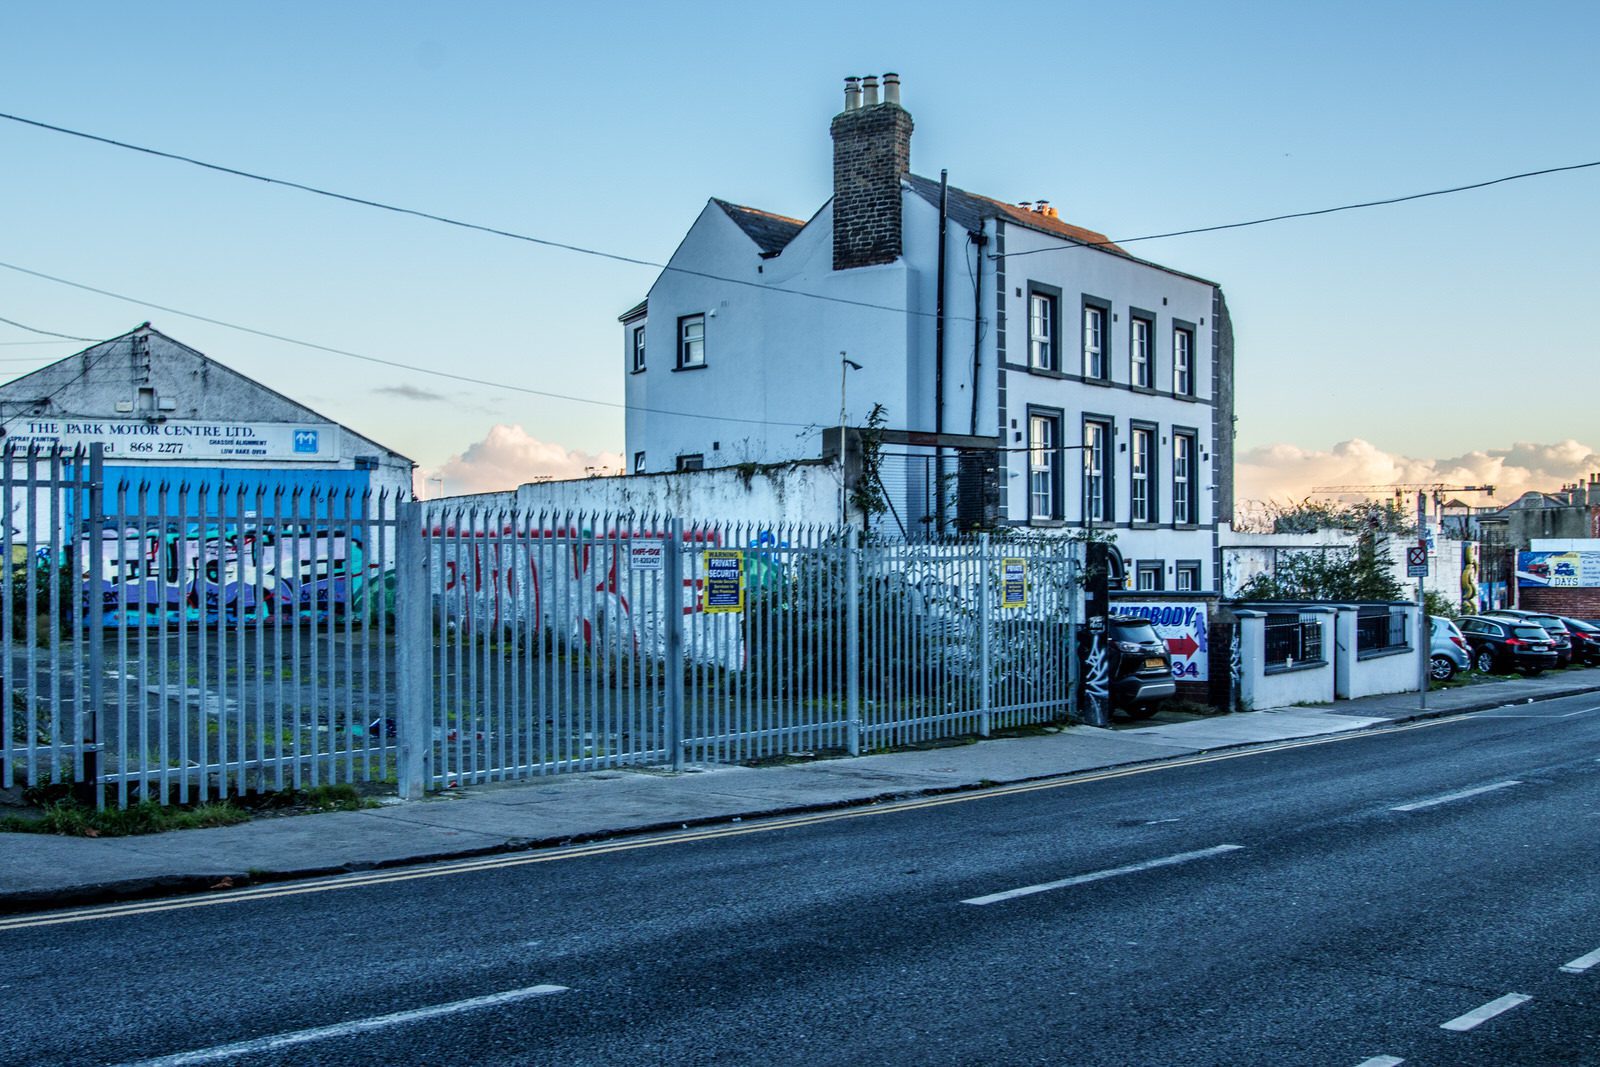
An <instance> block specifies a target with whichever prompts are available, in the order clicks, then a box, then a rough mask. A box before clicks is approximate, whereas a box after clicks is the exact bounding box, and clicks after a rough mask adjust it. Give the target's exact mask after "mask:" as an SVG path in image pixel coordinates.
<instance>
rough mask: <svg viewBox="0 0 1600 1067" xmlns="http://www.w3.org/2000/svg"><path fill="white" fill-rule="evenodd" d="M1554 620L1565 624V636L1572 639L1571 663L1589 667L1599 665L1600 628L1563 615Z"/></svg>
mask: <svg viewBox="0 0 1600 1067" xmlns="http://www.w3.org/2000/svg"><path fill="white" fill-rule="evenodd" d="M1556 618H1558V619H1560V620H1561V621H1562V622H1564V623H1566V624H1567V634H1568V635H1569V636H1570V637H1571V638H1572V662H1574V663H1582V664H1586V665H1591V666H1592V665H1593V664H1596V663H1600V626H1596V625H1595V624H1594V623H1592V622H1584V621H1583V620H1582V619H1569V618H1567V617H1566V616H1565V615H1557V616H1556Z"/></svg>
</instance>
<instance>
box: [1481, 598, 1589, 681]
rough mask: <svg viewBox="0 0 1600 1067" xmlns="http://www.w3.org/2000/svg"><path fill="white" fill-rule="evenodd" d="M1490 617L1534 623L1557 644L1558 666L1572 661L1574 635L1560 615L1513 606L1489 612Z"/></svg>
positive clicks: (1552, 642)
mask: <svg viewBox="0 0 1600 1067" xmlns="http://www.w3.org/2000/svg"><path fill="white" fill-rule="evenodd" d="M1489 617H1490V618H1500V617H1504V618H1507V619H1516V620H1518V621H1519V622H1531V623H1533V624H1534V625H1535V626H1538V627H1540V628H1542V629H1543V630H1544V631H1545V632H1546V633H1548V634H1549V635H1550V642H1551V644H1553V645H1554V646H1555V650H1556V666H1557V667H1565V666H1567V665H1568V664H1570V663H1571V662H1572V635H1571V633H1570V632H1568V630H1567V624H1566V623H1564V622H1562V621H1561V617H1560V616H1559V615H1551V614H1548V613H1546V612H1543V611H1517V610H1514V609H1512V608H1501V609H1500V610H1499V611H1491V612H1489Z"/></svg>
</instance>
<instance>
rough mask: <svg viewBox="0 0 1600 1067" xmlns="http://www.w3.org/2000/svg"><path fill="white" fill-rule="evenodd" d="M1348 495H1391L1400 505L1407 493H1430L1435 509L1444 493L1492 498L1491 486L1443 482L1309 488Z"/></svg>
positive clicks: (1316, 493)
mask: <svg viewBox="0 0 1600 1067" xmlns="http://www.w3.org/2000/svg"><path fill="white" fill-rule="evenodd" d="M1350 493H1362V494H1364V495H1367V496H1371V495H1373V494H1375V493H1381V494H1384V495H1392V496H1393V497H1394V499H1395V502H1396V503H1400V501H1401V500H1402V498H1404V497H1405V495H1406V494H1407V493H1430V494H1432V496H1433V503H1434V506H1435V507H1438V506H1441V505H1442V504H1443V503H1444V495H1445V494H1446V493H1484V494H1487V495H1488V496H1494V486H1492V485H1447V484H1445V483H1444V482H1391V483H1389V484H1388V485H1314V486H1312V487H1311V495H1312V496H1344V495H1346V494H1350Z"/></svg>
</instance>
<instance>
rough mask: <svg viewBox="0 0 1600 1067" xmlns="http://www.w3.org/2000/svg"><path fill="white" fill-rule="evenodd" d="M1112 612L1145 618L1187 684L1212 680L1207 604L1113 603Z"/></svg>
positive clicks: (1175, 675) (1175, 671) (1175, 672)
mask: <svg viewBox="0 0 1600 1067" xmlns="http://www.w3.org/2000/svg"><path fill="white" fill-rule="evenodd" d="M1112 612H1113V613H1114V614H1117V615H1133V616H1137V617H1138V618H1141V619H1145V620H1146V621H1148V622H1149V623H1150V626H1151V628H1152V629H1154V630H1155V632H1156V636H1157V637H1159V638H1161V640H1162V642H1163V643H1165V644H1166V646H1167V651H1168V652H1170V653H1171V654H1172V677H1173V678H1176V679H1177V680H1179V681H1183V682H1204V681H1208V680H1209V679H1210V677H1211V672H1210V671H1209V670H1208V669H1207V667H1208V661H1209V658H1210V651H1211V642H1210V641H1209V640H1207V637H1206V605H1205V602H1204V601H1200V600H1188V601H1181V600H1180V601H1173V600H1151V601H1145V602H1142V603H1141V602H1139V601H1127V600H1113V601H1112Z"/></svg>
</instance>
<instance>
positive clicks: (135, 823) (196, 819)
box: [0, 800, 250, 837]
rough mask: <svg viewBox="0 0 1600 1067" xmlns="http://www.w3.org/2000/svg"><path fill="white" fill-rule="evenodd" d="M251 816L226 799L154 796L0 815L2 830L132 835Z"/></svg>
mask: <svg viewBox="0 0 1600 1067" xmlns="http://www.w3.org/2000/svg"><path fill="white" fill-rule="evenodd" d="M249 818H250V813H249V812H247V811H245V810H244V809H242V808H239V807H237V806H235V805H233V804H230V803H225V802H213V803H207V804H196V805H194V806H193V807H164V806H162V805H160V804H157V803H156V802H155V801H153V800H146V801H142V802H140V803H138V804H134V805H132V806H130V807H127V808H123V809H120V810H119V809H117V808H106V809H104V810H101V809H97V808H92V807H89V806H88V805H86V804H81V803H79V802H78V801H75V800H57V801H53V802H51V803H49V804H46V805H45V806H44V807H43V808H41V809H40V811H39V814H38V815H36V816H32V817H30V816H23V815H8V816H6V817H5V818H0V831H4V832H7V833H33V834H61V835H63V836H67V837H129V836H132V835H134V834H159V833H165V832H166V831H168V830H198V829H203V828H206V827H213V826H233V825H235V824H237V823H242V822H245V821H247V820H248V819H249Z"/></svg>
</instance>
